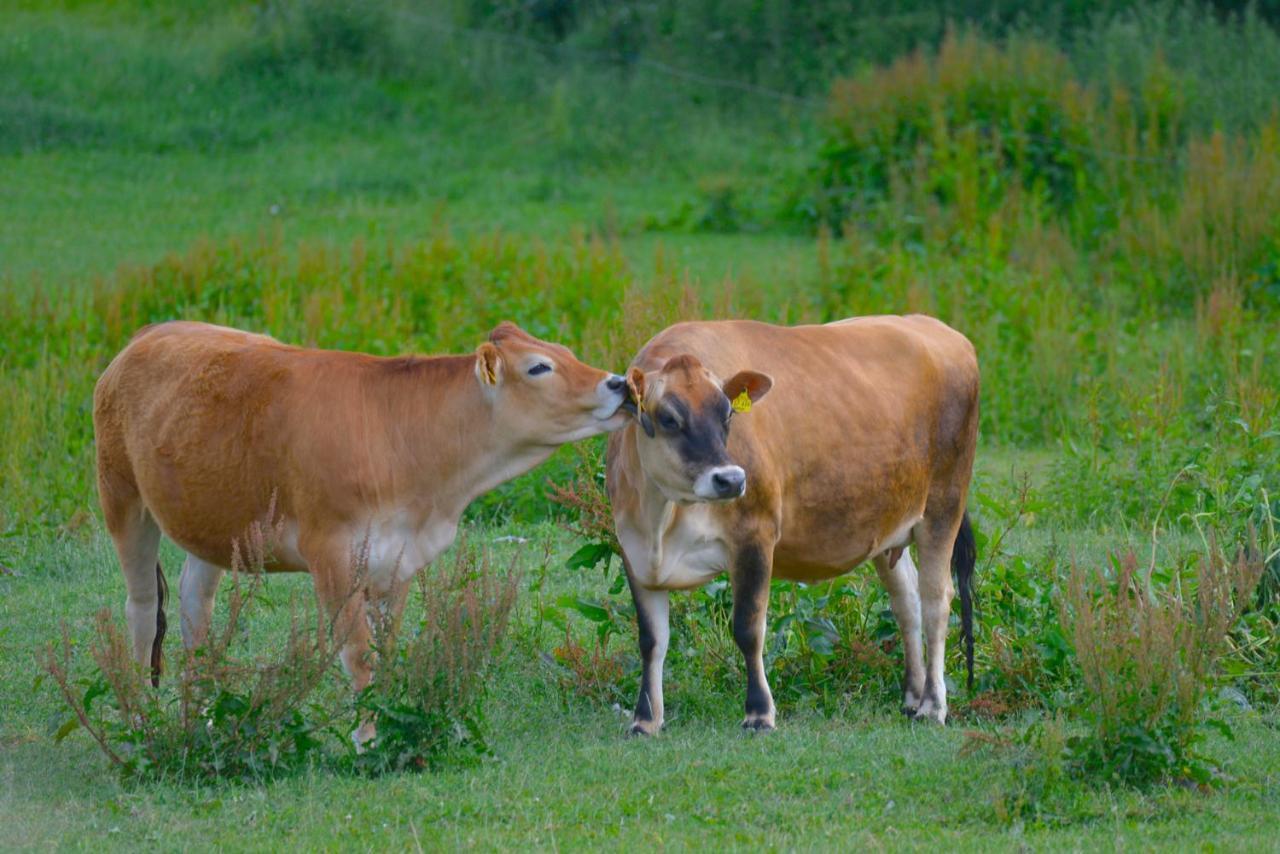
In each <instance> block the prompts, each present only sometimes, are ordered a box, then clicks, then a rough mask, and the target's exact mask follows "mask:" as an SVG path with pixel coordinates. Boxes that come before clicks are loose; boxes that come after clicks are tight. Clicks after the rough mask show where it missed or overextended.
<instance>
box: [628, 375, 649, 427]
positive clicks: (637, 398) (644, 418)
mask: <svg viewBox="0 0 1280 854" xmlns="http://www.w3.org/2000/svg"><path fill="white" fill-rule="evenodd" d="M627 404H628V405H630V406H631V407H634V410H635V414H636V420H637V421H639V422H640V428H641V429H642V430H644V433H645V435H646V436H648V437H649V438H650V439H652V438H653V418H652V417H651V416H650V415H649V413H648V412H645V411H644V371H642V370H640V369H639V368H637V367H634V366H632V367H631V368H629V369H628V370H627Z"/></svg>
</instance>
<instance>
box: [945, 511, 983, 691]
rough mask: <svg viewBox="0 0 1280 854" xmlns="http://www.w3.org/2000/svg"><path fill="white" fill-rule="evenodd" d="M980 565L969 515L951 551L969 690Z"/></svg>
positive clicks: (971, 680)
mask: <svg viewBox="0 0 1280 854" xmlns="http://www.w3.org/2000/svg"><path fill="white" fill-rule="evenodd" d="M977 563H978V544H977V542H976V541H975V540H974V538H973V525H972V524H971V523H970V522H969V514H968V513H965V514H964V517H963V518H962V519H961V520H960V530H959V532H958V533H957V534H956V544H955V547H954V548H953V549H952V550H951V571H952V572H953V573H955V576H956V589H957V591H958V592H959V594H960V639H961V641H962V642H963V643H964V663H965V667H966V668H967V671H968V677H969V678H968V683H967V684H968V686H969V690H970V691H972V690H973V570H974V567H975V566H977Z"/></svg>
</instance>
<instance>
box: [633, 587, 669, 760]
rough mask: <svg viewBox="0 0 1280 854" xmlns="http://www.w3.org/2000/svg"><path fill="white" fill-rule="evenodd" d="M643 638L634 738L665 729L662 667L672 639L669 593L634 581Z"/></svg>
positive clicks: (640, 634) (637, 612)
mask: <svg viewBox="0 0 1280 854" xmlns="http://www.w3.org/2000/svg"><path fill="white" fill-rule="evenodd" d="M631 598H632V599H633V600H635V604H636V627H637V628H638V629H639V636H640V660H641V661H642V662H643V663H644V665H643V666H644V671H643V673H642V674H641V676H640V696H639V697H638V698H637V699H636V709H635V712H634V713H633V714H632V716H631V730H630V732H631V734H632V735H657V734H658V730H660V729H662V664H663V661H664V660H665V659H666V657H667V643H668V641H669V640H670V638H671V621H670V612H671V597H670V594H669V593H667V591H665V590H649V589H646V588H644V587H641V586H640V585H639V584H637V583H636V582H635V581H631Z"/></svg>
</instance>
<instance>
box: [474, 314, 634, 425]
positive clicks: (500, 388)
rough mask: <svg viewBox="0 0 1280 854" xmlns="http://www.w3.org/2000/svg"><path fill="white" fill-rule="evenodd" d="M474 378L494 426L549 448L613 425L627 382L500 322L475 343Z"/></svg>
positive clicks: (620, 420) (622, 417)
mask: <svg viewBox="0 0 1280 854" xmlns="http://www.w3.org/2000/svg"><path fill="white" fill-rule="evenodd" d="M476 379H477V380H478V381H479V383H480V387H481V388H482V389H483V390H484V392H485V395H486V396H487V397H488V398H489V400H490V401H491V402H492V404H493V407H494V414H495V417H496V419H497V421H498V424H499V428H500V429H501V430H503V431H504V432H505V433H506V434H507V435H508V437H509V438H510V439H511V440H512V441H514V442H515V443H517V444H523V445H529V446H543V447H551V446H554V445H562V444H564V443H565V442H573V441H576V440H578V439H585V438H586V437H588V436H594V435H596V434H598V433H607V432H609V431H611V430H616V429H618V428H619V427H621V426H622V425H623V424H625V423H626V420H627V414H626V412H624V411H622V409H621V406H622V404H623V402H624V401H625V400H626V392H627V389H626V381H625V380H624V379H623V378H622V377H620V376H618V375H617V374H611V373H609V372H608V371H602V370H600V369H599V368H593V367H591V366H590V365H585V364H583V363H582V362H579V361H578V360H577V358H576V357H575V356H574V355H573V353H571V352H570V351H569V349H568V348H567V347H562V346H561V345H559V344H551V343H549V342H547V341H542V340H540V339H538V338H534V337H533V336H532V335H530V334H529V333H528V332H525V331H524V330H523V329H521V328H520V327H519V326H516V325H515V324H514V323H510V322H504V323H501V324H499V325H498V327H497V328H496V329H494V330H493V332H491V333H490V334H489V340H488V341H486V342H485V343H483V344H481V345H480V346H479V347H477V348H476Z"/></svg>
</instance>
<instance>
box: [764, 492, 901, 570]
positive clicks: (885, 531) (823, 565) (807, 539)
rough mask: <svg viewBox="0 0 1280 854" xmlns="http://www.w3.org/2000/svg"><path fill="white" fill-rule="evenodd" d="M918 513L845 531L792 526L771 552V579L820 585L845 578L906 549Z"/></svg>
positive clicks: (853, 524)
mask: <svg viewBox="0 0 1280 854" xmlns="http://www.w3.org/2000/svg"><path fill="white" fill-rule="evenodd" d="M922 515H923V514H922V512H921V511H916V510H914V509H913V510H911V511H907V512H901V511H898V512H896V513H893V514H891V515H890V514H886V515H883V516H881V517H880V518H879V519H876V518H871V519H865V520H853V521H852V522H851V523H850V524H849V526H848V527H847V528H843V527H842V528H837V529H835V530H826V531H824V530H822V528H825V527H827V526H821V527H819V526H814V525H807V526H805V525H792V526H790V528H789V529H788V528H784V534H783V537H782V539H781V540H780V541H779V542H778V544H777V546H776V547H774V550H773V577H774V578H781V579H786V580H788V581H823V580H825V579H828V578H835V577H836V576H839V575H844V574H845V573H846V572H849V571H850V570H852V569H854V568H855V567H857V566H859V565H860V564H862V563H864V562H866V561H868V560H870V559H871V558H873V557H875V556H876V555H879V554H883V553H885V552H886V551H890V550H892V549H897V548H902V547H905V546H906V545H907V544H908V543H910V542H911V537H912V529H913V528H914V527H915V525H916V523H918V522H919V521H920V519H921V516H922Z"/></svg>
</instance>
